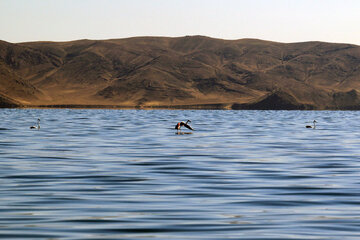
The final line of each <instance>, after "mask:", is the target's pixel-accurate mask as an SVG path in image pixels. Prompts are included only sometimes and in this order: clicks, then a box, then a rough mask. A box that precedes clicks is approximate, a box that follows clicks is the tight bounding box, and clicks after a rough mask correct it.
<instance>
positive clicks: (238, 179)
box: [0, 109, 360, 240]
mask: <svg viewBox="0 0 360 240" xmlns="http://www.w3.org/2000/svg"><path fill="white" fill-rule="evenodd" d="M38 118H40V119H41V129H40V130H32V129H30V128H29V127H30V126H31V125H34V124H36V120H37V119H38ZM0 119H1V122H0V238H2V239H77V240H84V239H360V131H359V129H360V112H358V111H230V110H105V109H92V110H89V109H1V110H0ZM187 119H190V120H191V121H192V122H191V126H192V127H193V128H194V129H195V131H193V132H191V131H190V130H187V129H186V130H185V129H184V130H182V131H181V133H182V134H176V133H177V131H176V130H175V129H174V127H175V124H176V123H177V122H179V121H186V120H187ZM314 119H316V121H317V122H318V123H317V126H316V129H306V128H305V125H312V121H313V120H314ZM190 133H191V134H190Z"/></svg>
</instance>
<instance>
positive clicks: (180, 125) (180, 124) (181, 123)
mask: <svg viewBox="0 0 360 240" xmlns="http://www.w3.org/2000/svg"><path fill="white" fill-rule="evenodd" d="M189 122H191V121H190V120H187V121H186V123H184V122H178V123H177V124H176V126H175V129H176V130H180V128H181V127H182V126H185V127H186V128H188V129H190V130H194V129H193V128H192V127H191V126H190V125H188V123H189Z"/></svg>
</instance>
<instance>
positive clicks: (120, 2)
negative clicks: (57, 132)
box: [0, 0, 360, 45]
mask: <svg viewBox="0 0 360 240" xmlns="http://www.w3.org/2000/svg"><path fill="white" fill-rule="evenodd" d="M186 35H204V36H209V37H213V38H222V39H241V38H257V39H263V40H270V41H276V42H304V41H325V42H338V43H352V44H357V45H360V1H359V0H0V40H4V41H8V42H12V43H17V42H28V41H70V40H77V39H114V38H127V37H136V36H167V37H179V36H186Z"/></svg>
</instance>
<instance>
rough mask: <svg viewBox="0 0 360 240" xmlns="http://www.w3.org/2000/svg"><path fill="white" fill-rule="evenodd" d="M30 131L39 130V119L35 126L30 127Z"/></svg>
mask: <svg viewBox="0 0 360 240" xmlns="http://www.w3.org/2000/svg"><path fill="white" fill-rule="evenodd" d="M30 129H40V118H38V120H37V126H36V125H34V126H31V127H30Z"/></svg>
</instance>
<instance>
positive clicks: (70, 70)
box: [0, 36, 360, 109]
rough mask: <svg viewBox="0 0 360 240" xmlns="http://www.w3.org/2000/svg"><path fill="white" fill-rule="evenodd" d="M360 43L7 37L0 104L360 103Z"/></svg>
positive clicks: (1, 45) (1, 52)
mask: <svg viewBox="0 0 360 240" xmlns="http://www.w3.org/2000/svg"><path fill="white" fill-rule="evenodd" d="M359 91H360V47H359V46H357V45H351V44H335V43H325V42H304V43H290V44H285V43H277V42H269V41H261V40H257V39H240V40H222V39H213V38H208V37H203V36H187V37H179V38H165V37H137V38H127V39H114V40H99V41H95V40H79V41H72V42H29V43H20V44H12V43H8V42H4V41H0V107H4V106H5V107H14V106H40V105H41V106H109V107H110V106H120V107H174V108H176V107H178V108H226V109H360V95H359Z"/></svg>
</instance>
